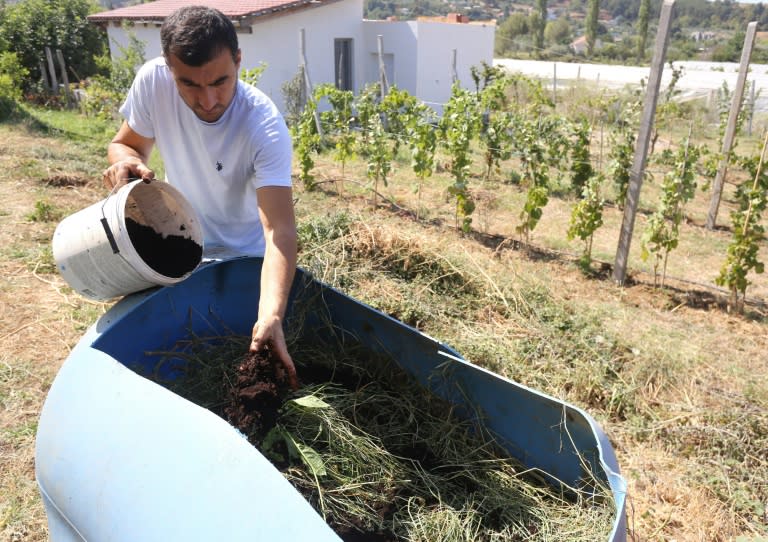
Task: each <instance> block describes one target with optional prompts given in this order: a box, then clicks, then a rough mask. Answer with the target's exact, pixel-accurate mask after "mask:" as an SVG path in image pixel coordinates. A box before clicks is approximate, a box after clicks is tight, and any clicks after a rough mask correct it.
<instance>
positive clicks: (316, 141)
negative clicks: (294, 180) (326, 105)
mask: <svg viewBox="0 0 768 542" xmlns="http://www.w3.org/2000/svg"><path fill="white" fill-rule="evenodd" d="M316 111H317V102H315V100H314V97H311V98H310V99H309V100H307V103H306V104H305V105H304V110H303V111H302V112H301V115H300V116H299V120H298V122H297V123H296V124H295V125H294V126H293V127H292V128H291V130H292V132H293V148H294V151H295V153H296V158H297V160H298V162H299V180H300V181H301V182H302V183H303V184H304V188H306V189H307V190H308V191H312V190H314V189H315V188H316V187H317V185H316V183H315V178H314V176H313V175H312V168H314V167H315V160H314V159H313V158H312V155H313V154H314V153H316V152H317V151H318V149H319V148H320V134H318V133H317V125H316V123H315V113H316Z"/></svg>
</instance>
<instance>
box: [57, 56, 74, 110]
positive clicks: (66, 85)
mask: <svg viewBox="0 0 768 542" xmlns="http://www.w3.org/2000/svg"><path fill="white" fill-rule="evenodd" d="M56 60H58V61H59V68H60V69H61V78H62V79H63V80H64V97H65V98H66V99H67V108H71V107H72V89H70V88H69V76H68V75H67V65H66V64H65V63H64V55H63V54H62V52H61V49H56Z"/></svg>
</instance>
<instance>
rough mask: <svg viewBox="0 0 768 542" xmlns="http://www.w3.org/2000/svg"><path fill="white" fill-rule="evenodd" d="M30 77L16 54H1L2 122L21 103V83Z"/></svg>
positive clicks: (0, 105)
mask: <svg viewBox="0 0 768 542" xmlns="http://www.w3.org/2000/svg"><path fill="white" fill-rule="evenodd" d="M28 75H29V72H28V70H27V69H26V68H25V67H24V66H22V65H21V63H20V62H19V59H18V56H17V55H16V53H11V52H8V51H5V52H0V120H5V119H6V118H8V117H9V116H11V114H12V113H13V111H14V110H15V109H16V107H17V104H18V103H19V102H20V101H21V98H22V92H21V90H22V89H21V82H22V81H24V80H25V79H26V78H27V76H28Z"/></svg>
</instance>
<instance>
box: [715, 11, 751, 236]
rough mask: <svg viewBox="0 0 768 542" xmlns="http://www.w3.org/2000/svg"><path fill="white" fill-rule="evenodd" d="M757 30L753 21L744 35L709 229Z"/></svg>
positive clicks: (729, 150)
mask: <svg viewBox="0 0 768 542" xmlns="http://www.w3.org/2000/svg"><path fill="white" fill-rule="evenodd" d="M756 30H757V21H752V22H751V23H749V24H748V25H747V35H746V36H745V37H744V47H743V48H742V50H741V64H740V65H739V77H738V79H737V80H736V90H734V91H733V101H731V110H730V112H729V113H728V124H726V126H725V137H723V158H722V159H721V160H720V166H719V167H718V168H717V174H716V175H715V182H714V183H713V184H712V199H711V200H710V202H709V214H707V229H708V230H714V229H715V222H717V212H718V210H719V208H720V198H722V196H723V184H725V175H726V173H727V172H728V162H729V161H730V159H731V148H732V147H733V139H734V137H735V136H736V124H737V121H738V119H739V111H740V110H741V101H742V99H743V98H744V82H745V81H746V79H747V70H748V69H749V59H750V57H751V56H752V46H753V45H754V43H755V32H756Z"/></svg>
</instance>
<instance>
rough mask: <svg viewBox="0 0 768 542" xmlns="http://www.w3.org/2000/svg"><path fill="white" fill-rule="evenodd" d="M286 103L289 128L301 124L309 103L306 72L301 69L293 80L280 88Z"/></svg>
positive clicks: (286, 117) (286, 119) (286, 118)
mask: <svg viewBox="0 0 768 542" xmlns="http://www.w3.org/2000/svg"><path fill="white" fill-rule="evenodd" d="M280 90H281V91H282V94H283V102H284V103H285V122H286V124H288V126H289V127H292V126H293V125H294V124H296V123H297V122H299V118H300V117H301V111H302V109H303V108H304V104H305V103H306V101H307V86H306V85H305V84H304V72H303V70H302V69H299V71H298V72H296V75H294V76H293V78H291V79H289V80H288V81H286V82H285V83H283V86H282V87H280Z"/></svg>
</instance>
